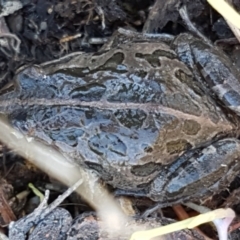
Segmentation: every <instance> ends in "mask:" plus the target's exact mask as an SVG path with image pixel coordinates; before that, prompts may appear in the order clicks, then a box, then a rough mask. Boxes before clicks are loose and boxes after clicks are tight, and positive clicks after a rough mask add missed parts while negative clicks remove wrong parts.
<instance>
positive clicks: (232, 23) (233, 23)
mask: <svg viewBox="0 0 240 240" xmlns="http://www.w3.org/2000/svg"><path fill="white" fill-rule="evenodd" d="M208 2H209V4H211V6H212V7H213V8H214V9H215V10H216V11H218V12H219V13H220V14H221V15H222V16H223V17H224V18H225V20H226V22H227V23H228V25H229V27H230V28H231V30H232V32H233V33H234V35H235V36H236V38H237V39H238V41H239V42H240V15H239V14H238V13H237V12H236V11H235V10H234V9H233V7H232V6H230V4H229V3H227V2H226V1H224V0H208Z"/></svg>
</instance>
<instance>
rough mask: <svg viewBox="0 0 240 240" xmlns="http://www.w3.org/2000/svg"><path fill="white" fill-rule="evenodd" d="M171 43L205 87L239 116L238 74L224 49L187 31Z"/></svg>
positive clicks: (239, 93) (239, 84) (239, 90)
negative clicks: (209, 43) (210, 45)
mask: <svg viewBox="0 0 240 240" xmlns="http://www.w3.org/2000/svg"><path fill="white" fill-rule="evenodd" d="M174 46H175V48H176V49H175V50H176V53H177V54H178V56H179V58H180V60H181V61H183V62H184V63H185V64H187V65H188V67H189V68H191V70H192V71H193V73H194V75H195V78H196V79H197V80H198V81H200V83H199V84H200V85H203V87H204V88H205V89H204V90H205V91H207V92H208V93H211V91H212V92H213V93H214V95H215V96H217V97H218V98H219V99H220V100H221V101H222V102H223V103H224V104H225V106H226V107H228V108H230V109H231V110H233V111H234V112H235V113H236V114H237V115H239V116H240V80H239V79H240V75H239V72H238V70H237V69H236V68H235V66H234V65H233V64H232V63H231V61H230V59H229V58H228V57H227V56H226V55H225V54H224V52H223V51H221V50H220V49H218V48H216V47H209V45H207V44H206V43H204V42H202V40H201V39H198V38H195V37H193V36H191V35H189V34H181V35H179V36H178V37H177V38H176V39H175V41H174Z"/></svg>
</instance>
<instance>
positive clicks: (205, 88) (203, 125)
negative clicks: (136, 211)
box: [0, 30, 240, 205]
mask: <svg viewBox="0 0 240 240" xmlns="http://www.w3.org/2000/svg"><path fill="white" fill-rule="evenodd" d="M0 111H1V112H2V113H4V114H6V115H7V116H8V119H9V122H10V123H11V124H12V125H13V126H14V127H15V128H17V129H19V130H20V131H21V132H24V133H25V134H27V135H29V136H32V137H34V138H36V139H38V140H39V141H42V142H44V143H46V144H49V145H53V146H54V147H55V148H57V149H59V151H60V152H62V153H63V154H64V155H66V156H68V157H71V158H72V159H73V161H74V163H76V164H78V165H82V166H84V167H86V168H89V169H92V170H94V171H95V172H96V173H97V174H99V176H100V177H101V178H102V179H103V180H104V181H106V182H107V183H108V184H110V185H112V186H113V187H114V188H117V189H122V190H123V192H124V193H126V194H128V193H130V194H136V195H141V196H147V197H150V198H151V199H153V200H154V201H159V202H161V203H165V204H169V205H170V204H173V203H176V202H180V201H184V200H187V199H191V198H192V197H193V196H194V197H201V196H203V195H206V194H207V193H208V192H212V191H217V190H220V189H223V188H225V187H226V186H227V185H228V184H229V183H230V182H231V181H232V180H233V179H234V178H235V176H236V175H237V174H238V172H239V168H240V163H239V159H240V142H239V140H238V139H237V137H238V136H239V133H238V129H239V128H238V126H239V116H240V82H239V73H238V70H237V69H236V68H235V67H234V66H233V64H232V63H231V62H230V60H229V59H228V57H227V56H226V55H225V54H224V53H223V52H222V51H221V50H219V49H217V48H215V47H212V46H209V45H207V44H205V43H204V42H202V40H200V39H197V38H195V37H193V36H191V35H189V34H181V35H179V36H178V37H176V38H175V39H173V40H172V39H170V41H169V39H168V41H163V40H162V38H161V36H157V35H156V36H153V35H149V36H148V35H141V36H140V35H138V34H135V33H132V34H129V32H128V31H123V30H119V31H118V32H117V33H116V34H115V35H114V36H113V37H112V38H111V39H110V40H109V42H108V43H107V44H105V45H104V46H103V47H102V48H101V49H100V50H99V51H98V52H97V53H82V52H79V53H74V54H70V55H68V56H66V57H64V58H61V59H59V60H55V61H52V62H48V63H43V64H41V65H40V66H33V67H28V68H26V69H24V70H22V71H20V72H19V73H18V74H17V76H16V78H15V80H14V86H12V88H9V89H2V91H1V93H0Z"/></svg>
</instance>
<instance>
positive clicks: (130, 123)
mask: <svg viewBox="0 0 240 240" xmlns="http://www.w3.org/2000/svg"><path fill="white" fill-rule="evenodd" d="M114 115H115V117H116V118H117V119H118V121H119V122H120V123H121V124H122V125H123V126H125V127H127V128H135V129H138V128H141V127H142V125H143V123H144V121H145V119H146V118H147V114H146V113H145V112H144V111H142V110H138V109H127V110H125V111H124V110H118V111H116V112H115V113H114Z"/></svg>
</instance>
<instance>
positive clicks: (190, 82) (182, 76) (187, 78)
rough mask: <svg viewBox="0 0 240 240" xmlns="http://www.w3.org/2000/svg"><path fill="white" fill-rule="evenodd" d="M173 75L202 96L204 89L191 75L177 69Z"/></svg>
mask: <svg viewBox="0 0 240 240" xmlns="http://www.w3.org/2000/svg"><path fill="white" fill-rule="evenodd" d="M175 77H176V78H177V79H179V80H180V81H181V82H182V83H184V84H186V85H187V86H188V87H189V88H191V89H193V90H194V92H195V93H196V94H198V95H200V96H204V94H205V93H204V91H203V90H202V88H201V87H200V86H199V84H198V83H197V81H196V80H194V79H193V76H192V75H188V74H187V73H185V72H184V71H183V70H181V69H178V70H176V71H175Z"/></svg>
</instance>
